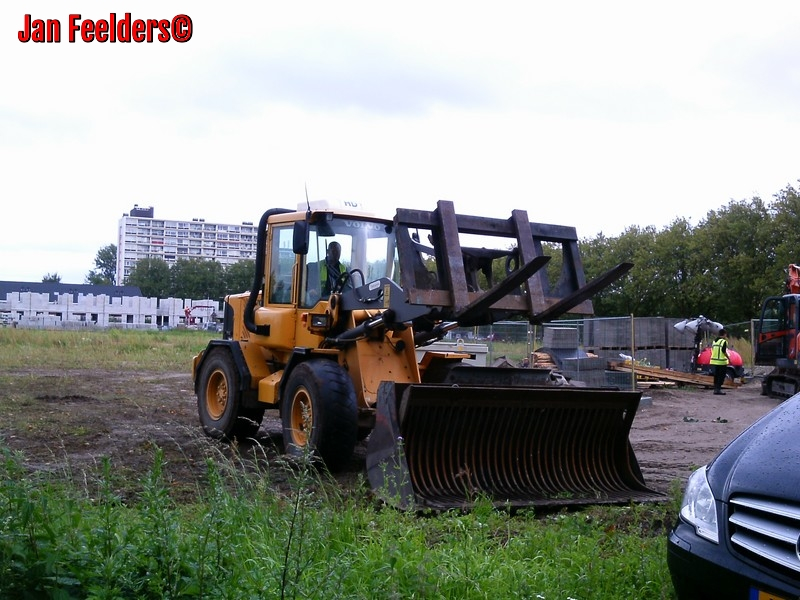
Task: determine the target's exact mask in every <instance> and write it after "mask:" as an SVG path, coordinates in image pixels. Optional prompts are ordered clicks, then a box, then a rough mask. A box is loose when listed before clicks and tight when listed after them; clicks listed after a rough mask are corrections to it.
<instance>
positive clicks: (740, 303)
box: [692, 198, 785, 323]
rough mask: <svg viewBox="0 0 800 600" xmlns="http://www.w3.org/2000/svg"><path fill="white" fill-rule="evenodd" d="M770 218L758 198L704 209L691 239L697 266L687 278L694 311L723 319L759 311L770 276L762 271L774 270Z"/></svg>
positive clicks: (729, 320) (743, 318)
mask: <svg viewBox="0 0 800 600" xmlns="http://www.w3.org/2000/svg"><path fill="white" fill-rule="evenodd" d="M773 221H774V219H771V218H770V215H769V211H768V209H767V207H766V205H765V204H764V202H762V201H761V199H760V198H752V199H751V200H739V201H731V202H730V203H729V204H728V205H727V206H724V207H722V208H720V209H719V210H716V211H709V212H708V214H707V216H706V218H705V219H704V220H703V221H702V222H701V223H700V224H699V225H698V227H697V229H696V233H695V240H694V249H695V252H696V255H697V257H698V260H699V262H700V267H702V268H701V269H698V272H696V273H695V274H694V278H693V280H692V286H693V288H694V289H695V290H696V295H695V296H694V300H695V302H696V306H695V307H694V308H695V311H696V312H697V313H699V314H703V315H705V316H706V317H708V318H711V319H714V320H715V321H720V322H722V323H735V322H741V321H747V320H749V319H750V318H751V317H753V316H755V315H757V314H758V311H759V309H760V306H761V302H762V300H763V297H764V295H765V287H769V283H770V282H769V281H768V280H771V279H772V278H773V275H767V277H766V278H765V274H767V273H771V272H774V269H773V268H771V263H774V261H775V258H774V256H775V247H774V241H775V240H774V239H773V237H772V235H771V233H770V231H771V230H772V228H773V227H774V223H773ZM784 268H785V267H784ZM777 281H782V278H780V279H778V280H777Z"/></svg>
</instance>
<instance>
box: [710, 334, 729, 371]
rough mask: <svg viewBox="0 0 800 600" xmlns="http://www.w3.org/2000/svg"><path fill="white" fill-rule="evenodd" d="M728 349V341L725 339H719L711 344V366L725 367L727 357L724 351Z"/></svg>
mask: <svg viewBox="0 0 800 600" xmlns="http://www.w3.org/2000/svg"><path fill="white" fill-rule="evenodd" d="M727 349H728V340H726V339H725V338H719V339H717V340H715V341H714V343H713V344H711V361H710V362H711V364H712V365H727V364H728V355H727V354H726V352H725V351H726V350H727Z"/></svg>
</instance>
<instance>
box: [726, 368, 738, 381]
mask: <svg viewBox="0 0 800 600" xmlns="http://www.w3.org/2000/svg"><path fill="white" fill-rule="evenodd" d="M725 378H726V379H727V380H728V381H730V382H731V383H733V382H734V381H736V369H735V368H734V367H728V368H727V369H725Z"/></svg>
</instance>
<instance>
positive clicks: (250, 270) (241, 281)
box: [225, 259, 256, 294]
mask: <svg viewBox="0 0 800 600" xmlns="http://www.w3.org/2000/svg"><path fill="white" fill-rule="evenodd" d="M255 268H256V262H255V261H254V260H249V259H247V260H240V261H238V262H235V263H232V264H230V265H228V266H227V267H225V294H237V293H240V292H247V291H250V288H251V287H252V286H253V275H254V272H255Z"/></svg>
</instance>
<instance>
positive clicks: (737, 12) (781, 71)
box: [0, 0, 800, 283]
mask: <svg viewBox="0 0 800 600" xmlns="http://www.w3.org/2000/svg"><path fill="white" fill-rule="evenodd" d="M112 12H113V13H115V14H116V15H117V18H118V19H122V18H123V17H124V14H125V12H131V13H132V17H133V18H134V19H137V18H140V19H166V20H169V21H171V20H172V19H173V17H175V16H176V15H178V14H185V15H187V16H188V17H190V18H191V21H192V25H193V34H192V37H191V40H189V41H188V42H185V43H178V42H176V41H170V42H167V43H160V42H154V43H152V44H147V43H128V44H125V43H109V42H107V43H103V44H101V43H98V42H92V43H86V42H82V41H80V38H78V41H76V42H75V43H69V41H68V29H69V21H70V20H69V15H70V14H73V13H75V14H80V15H81V19H82V20H86V19H92V20H94V21H98V20H100V19H106V20H108V19H109V16H110V13H112ZM26 14H31V15H32V18H33V19H37V18H38V19H57V20H58V21H59V22H60V24H61V42H60V43H49V44H35V43H32V42H28V43H21V42H20V41H19V40H18V32H19V31H20V30H22V29H23V28H24V17H25V15H26ZM0 25H2V27H0V52H2V60H0V72H2V82H3V83H2V92H0V198H2V204H1V205H0V206H2V209H1V210H2V212H0V279H4V280H25V281H41V278H42V276H44V275H45V274H46V273H53V272H57V273H58V274H59V275H61V277H62V281H63V282H65V283H82V282H83V281H84V278H85V276H86V274H87V273H88V271H89V270H90V269H92V268H94V258H95V255H96V253H97V250H98V249H100V248H101V247H102V246H105V245H107V244H110V243H116V242H117V225H118V221H119V218H120V217H121V216H122V214H123V213H124V212H127V211H129V210H130V208H131V207H133V205H134V204H139V205H140V206H151V205H152V206H154V207H155V216H156V217H160V218H165V219H191V218H193V217H198V218H205V219H206V220H207V221H221V222H232V223H238V222H241V221H257V220H258V218H259V217H260V216H261V213H262V212H263V211H264V210H265V209H266V208H269V207H273V206H286V207H290V208H291V207H295V206H296V205H297V203H298V202H301V201H303V200H304V198H305V193H304V187H305V186H307V187H308V192H309V196H310V197H311V198H312V199H319V198H327V199H332V200H356V201H358V202H361V203H363V204H364V205H365V206H366V207H367V208H372V209H374V210H376V211H379V212H381V213H384V214H388V215H391V214H393V209H394V208H396V207H398V206H403V207H413V208H422V209H433V208H434V207H435V203H436V201H437V200H439V199H448V200H452V201H454V203H455V206H456V210H457V211H458V212H462V213H470V214H481V215H485V216H491V217H500V218H505V217H508V216H510V214H511V210H512V209H515V208H521V209H526V210H527V211H528V215H529V217H530V220H532V221H538V222H544V223H556V224H561V225H571V226H574V227H576V228H577V230H578V235H579V236H581V237H594V236H595V235H597V234H598V233H600V232H602V233H604V234H605V235H607V236H613V235H618V234H619V233H621V232H622V231H623V230H624V229H625V228H627V227H629V226H631V225H639V226H646V225H653V226H656V227H657V228H659V229H660V228H662V227H665V226H667V225H668V224H669V223H670V222H672V221H673V220H674V219H676V218H679V217H685V218H687V219H690V221H691V222H692V223H693V224H695V225H696V224H697V223H698V222H700V221H701V220H702V219H703V218H704V217H705V216H706V214H707V212H708V211H710V210H717V209H719V208H720V207H723V206H725V205H727V204H728V203H729V202H730V201H731V200H742V199H749V198H751V197H753V196H755V195H759V196H761V197H762V198H764V199H765V200H767V199H770V198H771V197H772V196H773V194H775V193H777V192H778V191H780V190H781V189H784V188H785V187H786V186H787V185H790V184H791V185H795V184H796V183H797V180H798V179H800V163H798V142H797V140H798V139H800V36H799V35H798V33H797V32H798V29H799V28H800V2H797V1H796V0H792V1H786V2H769V1H767V2H761V3H754V2H746V3H745V2H671V3H655V2H642V1H636V2H614V1H611V2H588V1H586V2H584V1H572V2H534V1H528V2H521V1H520V2H491V3H490V2H482V3H470V2H458V3H456V2H434V1H428V2H409V1H406V2H391V3H390V2H381V1H376V0H373V1H371V2H358V3H357V2H347V1H344V0H339V1H336V2H331V1H327V2H287V1H282V2H277V1H263V2H245V1H239V2H235V1H233V2H219V1H216V2H207V1H205V0H194V1H184V2H176V1H174V0H161V1H158V2H155V1H146V0H114V1H108V0H103V1H101V0H92V1H88V0H69V1H68V2H65V1H64V0H58V1H48V0H37V1H36V2H31V1H24V2H23V1H17V0H3V2H2V7H1V8H0Z"/></svg>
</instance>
